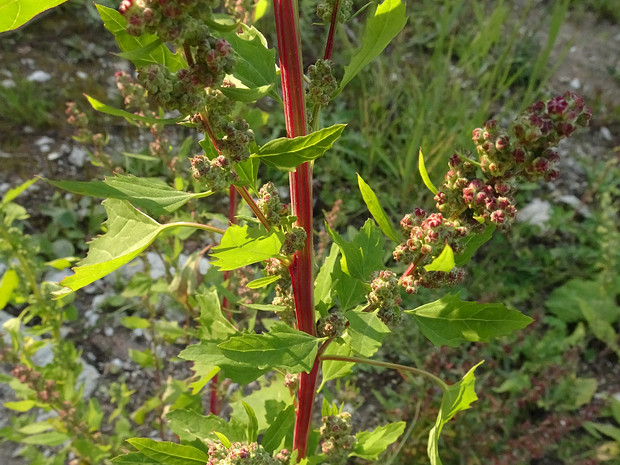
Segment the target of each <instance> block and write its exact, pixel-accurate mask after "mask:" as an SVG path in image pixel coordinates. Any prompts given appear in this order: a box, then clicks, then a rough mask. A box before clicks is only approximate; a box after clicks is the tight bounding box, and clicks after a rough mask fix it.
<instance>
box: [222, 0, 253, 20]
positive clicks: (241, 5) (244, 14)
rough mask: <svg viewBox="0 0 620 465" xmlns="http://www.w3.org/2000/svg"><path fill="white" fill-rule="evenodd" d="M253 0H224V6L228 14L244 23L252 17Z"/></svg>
mask: <svg viewBox="0 0 620 465" xmlns="http://www.w3.org/2000/svg"><path fill="white" fill-rule="evenodd" d="M254 3H255V1H254V0H224V8H225V9H226V11H227V12H228V14H230V15H232V16H234V17H235V18H236V19H238V20H239V21H241V22H242V23H244V24H248V23H249V22H250V19H251V18H252V9H253V6H254Z"/></svg>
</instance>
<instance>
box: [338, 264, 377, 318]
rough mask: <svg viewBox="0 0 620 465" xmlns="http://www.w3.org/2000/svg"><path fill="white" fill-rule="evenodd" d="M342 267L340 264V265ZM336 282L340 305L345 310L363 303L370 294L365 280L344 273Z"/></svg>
mask: <svg viewBox="0 0 620 465" xmlns="http://www.w3.org/2000/svg"><path fill="white" fill-rule="evenodd" d="M338 269H340V265H338ZM340 273H341V274H340V276H339V277H338V279H337V280H336V281H335V283H334V287H333V289H334V292H335V293H336V297H337V301H338V306H339V307H340V310H342V311H343V312H345V311H347V310H350V309H352V308H355V307H356V306H357V305H359V304H360V303H362V302H363V301H364V299H365V298H366V294H368V292H369V289H368V288H367V284H366V283H365V282H364V281H361V280H359V279H357V278H352V277H351V276H349V275H347V274H344V273H342V271H340Z"/></svg>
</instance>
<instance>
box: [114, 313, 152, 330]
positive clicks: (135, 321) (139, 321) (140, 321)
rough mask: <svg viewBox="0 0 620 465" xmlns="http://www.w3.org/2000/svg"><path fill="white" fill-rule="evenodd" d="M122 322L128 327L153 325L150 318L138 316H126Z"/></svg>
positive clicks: (142, 327)
mask: <svg viewBox="0 0 620 465" xmlns="http://www.w3.org/2000/svg"><path fill="white" fill-rule="evenodd" d="M121 324H122V325H123V326H124V327H125V328H127V329H137V328H141V329H144V328H148V327H149V326H151V323H150V322H149V320H147V319H146V318H140V317H137V316H125V317H123V318H122V319H121Z"/></svg>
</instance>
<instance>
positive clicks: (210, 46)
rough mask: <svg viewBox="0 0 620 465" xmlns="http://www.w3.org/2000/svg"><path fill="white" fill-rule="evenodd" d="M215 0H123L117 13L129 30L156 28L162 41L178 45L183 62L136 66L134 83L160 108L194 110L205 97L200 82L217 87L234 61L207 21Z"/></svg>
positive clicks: (136, 33)
mask: <svg viewBox="0 0 620 465" xmlns="http://www.w3.org/2000/svg"><path fill="white" fill-rule="evenodd" d="M217 3H219V2H216V1H206V2H203V1H198V0H123V1H122V2H121V5H120V7H119V11H120V13H121V14H122V15H123V16H124V17H125V19H126V20H127V32H128V33H129V34H131V35H134V36H139V35H142V34H145V33H149V34H157V36H158V37H159V38H160V39H161V40H162V41H163V42H169V41H172V42H175V43H176V44H177V46H183V47H184V48H185V51H186V53H187V54H189V56H186V58H187V61H188V64H189V66H188V68H183V69H179V70H178V71H176V72H171V71H169V70H168V68H167V67H166V66H164V65H161V64H152V65H149V66H147V67H144V68H141V69H140V70H139V72H138V77H139V80H140V83H141V84H142V85H143V86H144V87H145V88H146V90H147V91H148V93H149V95H150V96H151V97H152V98H153V99H154V100H155V101H156V102H157V104H158V105H159V106H161V107H162V108H164V109H165V110H179V111H180V112H181V113H183V114H190V113H195V112H196V111H198V110H200V109H202V108H204V106H205V103H206V97H205V90H204V89H205V87H218V86H220V85H221V84H222V80H223V78H224V76H225V75H226V74H228V73H230V72H231V71H232V69H233V66H234V55H233V51H232V47H231V46H230V44H229V43H228V42H227V41H226V40H225V39H223V38H217V37H215V36H214V35H213V34H212V33H211V31H210V29H209V26H207V22H208V21H209V20H210V19H211V18H212V16H213V13H212V11H211V7H213V6H216V5H217Z"/></svg>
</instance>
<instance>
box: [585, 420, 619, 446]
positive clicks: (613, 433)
mask: <svg viewBox="0 0 620 465" xmlns="http://www.w3.org/2000/svg"><path fill="white" fill-rule="evenodd" d="M583 426H584V427H585V428H586V430H588V432H590V431H591V430H595V431H597V432H598V433H602V434H604V435H605V436H609V437H610V438H612V439H613V440H615V441H616V442H617V443H618V444H620V428H618V427H617V426H613V425H609V424H603V423H593V422H591V421H587V422H585V423H584V425H583Z"/></svg>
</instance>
